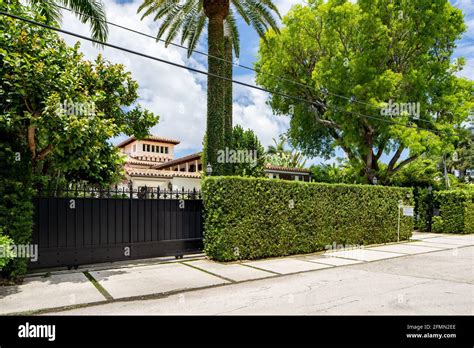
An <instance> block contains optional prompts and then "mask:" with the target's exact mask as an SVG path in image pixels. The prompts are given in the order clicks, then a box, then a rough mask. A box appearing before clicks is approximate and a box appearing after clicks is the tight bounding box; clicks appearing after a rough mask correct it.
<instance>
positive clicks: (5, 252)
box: [0, 229, 13, 271]
mask: <svg viewBox="0 0 474 348" xmlns="http://www.w3.org/2000/svg"><path fill="white" fill-rule="evenodd" d="M12 244H13V243H12V240H11V239H10V238H8V237H7V236H4V235H2V230H1V229H0V271H1V270H2V269H3V267H5V265H6V264H7V263H8V261H10V259H11V255H10V248H11V245H12Z"/></svg>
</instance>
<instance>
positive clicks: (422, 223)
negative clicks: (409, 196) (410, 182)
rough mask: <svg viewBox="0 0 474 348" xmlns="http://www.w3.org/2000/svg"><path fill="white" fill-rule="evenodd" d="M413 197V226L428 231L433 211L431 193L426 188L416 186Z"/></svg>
mask: <svg viewBox="0 0 474 348" xmlns="http://www.w3.org/2000/svg"><path fill="white" fill-rule="evenodd" d="M413 193H414V198H415V215H416V217H417V219H415V228H416V229H418V230H420V231H429V228H430V221H431V219H432V213H433V194H434V193H430V192H429V191H428V189H427V188H422V187H417V188H415V190H414V192H413Z"/></svg>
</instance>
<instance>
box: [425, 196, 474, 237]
mask: <svg viewBox="0 0 474 348" xmlns="http://www.w3.org/2000/svg"><path fill="white" fill-rule="evenodd" d="M434 199H435V204H436V205H437V206H438V207H439V211H440V216H439V217H434V218H433V231H434V232H444V233H472V232H474V231H473V230H472V225H473V224H474V222H472V220H473V213H472V203H473V202H474V191H473V190H450V191H438V192H436V193H435V195H434ZM466 226H467V229H466Z"/></svg>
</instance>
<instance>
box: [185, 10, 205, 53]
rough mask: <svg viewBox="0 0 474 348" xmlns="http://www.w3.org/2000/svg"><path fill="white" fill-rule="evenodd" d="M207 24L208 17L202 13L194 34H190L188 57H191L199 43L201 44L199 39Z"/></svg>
mask: <svg viewBox="0 0 474 348" xmlns="http://www.w3.org/2000/svg"><path fill="white" fill-rule="evenodd" d="M206 22H207V17H206V15H205V14H204V12H201V15H200V16H199V19H198V21H197V23H196V26H195V28H194V30H193V31H192V32H190V35H189V38H190V39H189V43H188V57H189V56H191V54H192V52H193V51H194V50H195V48H196V46H197V44H198V42H199V37H200V36H201V33H202V31H203V29H204V25H205V24H206Z"/></svg>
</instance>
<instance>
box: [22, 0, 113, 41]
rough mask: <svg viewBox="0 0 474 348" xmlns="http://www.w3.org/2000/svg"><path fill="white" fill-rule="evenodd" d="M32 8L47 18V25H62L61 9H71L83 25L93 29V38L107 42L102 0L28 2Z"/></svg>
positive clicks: (34, 0) (31, 0) (44, 0)
mask: <svg viewBox="0 0 474 348" xmlns="http://www.w3.org/2000/svg"><path fill="white" fill-rule="evenodd" d="M27 3H28V4H29V5H30V6H31V8H32V9H33V10H34V11H35V12H37V13H39V14H41V15H43V16H44V17H45V18H46V23H53V22H56V23H61V17H62V16H61V8H60V7H59V6H58V4H61V5H63V6H64V7H67V8H69V9H71V10H72V11H75V12H73V13H74V14H75V15H76V16H77V17H78V18H79V20H80V21H81V22H82V23H87V24H89V25H90V27H91V31H92V36H93V38H94V39H96V40H98V41H104V42H105V41H107V35H108V29H107V23H105V21H106V16H105V11H104V5H103V4H102V1H101V0H56V1H52V0H27Z"/></svg>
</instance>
